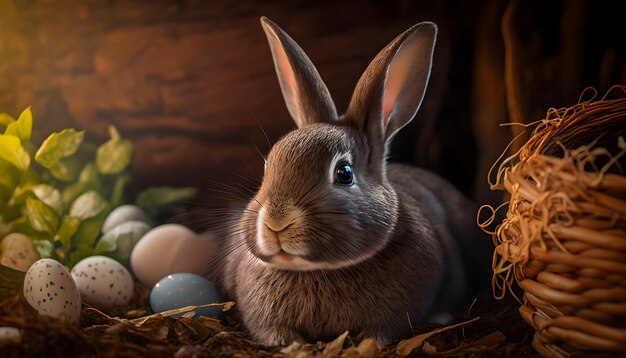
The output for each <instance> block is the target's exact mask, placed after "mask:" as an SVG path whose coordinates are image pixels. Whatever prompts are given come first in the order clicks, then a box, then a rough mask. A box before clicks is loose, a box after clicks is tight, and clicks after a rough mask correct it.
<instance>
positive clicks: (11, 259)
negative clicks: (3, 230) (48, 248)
mask: <svg viewBox="0 0 626 358" xmlns="http://www.w3.org/2000/svg"><path fill="white" fill-rule="evenodd" d="M38 259H39V254H38V253H37V250H35V246H34V245H33V240H31V238H30V237H28V236H26V235H24V234H20V233H13V234H9V235H7V236H6V237H5V238H4V239H2V242H0V264H2V265H4V266H6V267H10V268H12V269H15V270H19V271H22V272H26V270H28V268H29V267H30V265H32V264H33V263H34V262H35V261H37V260H38Z"/></svg>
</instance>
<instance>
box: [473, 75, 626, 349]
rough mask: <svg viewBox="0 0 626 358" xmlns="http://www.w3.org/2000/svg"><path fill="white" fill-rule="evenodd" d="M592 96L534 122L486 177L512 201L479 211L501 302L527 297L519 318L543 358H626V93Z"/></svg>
mask: <svg viewBox="0 0 626 358" xmlns="http://www.w3.org/2000/svg"><path fill="white" fill-rule="evenodd" d="M584 95H585V93H583V96H584ZM595 96H596V94H595V91H594V94H593V96H592V97H594V98H592V99H591V100H586V101H582V100H581V101H580V102H579V103H578V104H577V105H575V106H573V107H571V108H563V109H550V110H549V111H548V112H547V116H546V118H545V119H543V120H541V121H538V122H535V123H532V124H531V125H529V126H528V128H532V127H533V126H534V130H533V131H532V134H531V135H530V139H529V140H528V141H527V142H526V143H525V144H523V145H522V147H521V148H520V150H519V151H518V152H517V153H515V154H514V155H512V156H511V157H509V158H506V159H503V157H501V158H500V159H499V160H498V161H497V162H496V164H494V168H492V173H495V177H494V176H493V175H492V173H490V176H489V177H490V184H491V188H492V190H506V192H508V194H510V201H509V202H507V203H505V204H503V205H502V206H501V207H499V208H497V209H493V208H491V207H489V206H485V207H483V208H481V211H483V213H484V211H485V210H491V214H492V215H490V219H489V220H487V221H486V222H483V223H481V226H482V227H483V229H484V230H485V231H487V232H489V233H490V234H492V236H493V239H494V244H495V246H496V250H495V254H494V258H493V270H494V276H493V281H492V284H493V289H494V295H495V296H496V297H499V298H501V297H503V296H505V295H506V293H507V292H511V293H513V294H514V295H515V292H516V291H517V292H519V289H521V290H522V291H523V297H522V298H521V299H518V301H519V302H520V304H521V306H520V309H519V312H520V314H521V316H522V317H523V318H524V320H525V321H526V322H527V323H528V324H530V325H531V326H532V327H534V328H535V330H536V333H535V334H534V338H533V347H534V348H535V350H536V351H537V352H539V353H540V354H541V355H542V356H545V357H568V356H570V355H572V354H590V353H593V352H596V353H597V352H610V354H619V353H621V354H626V177H625V176H624V170H625V169H624V165H625V161H624V159H626V155H625V154H626V141H625V140H624V136H625V133H624V132H626V87H625V86H615V87H613V88H612V89H611V90H610V91H609V92H608V93H607V94H606V95H605V96H604V97H603V98H600V99H598V100H596V99H595ZM581 98H582V96H581ZM516 139H518V138H516ZM514 141H515V140H514ZM507 150H508V149H507ZM495 168H497V170H496V171H494V170H493V169H495ZM492 178H493V179H492ZM507 207H508V211H507V213H506V217H505V218H504V220H503V221H502V222H501V223H499V224H498V225H497V226H496V228H495V230H489V229H487V228H488V227H493V224H495V221H496V217H498V215H496V214H498V211H499V210H500V209H506V208H507ZM514 282H515V283H517V285H518V286H517V287H515V285H514Z"/></svg>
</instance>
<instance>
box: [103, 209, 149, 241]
mask: <svg viewBox="0 0 626 358" xmlns="http://www.w3.org/2000/svg"><path fill="white" fill-rule="evenodd" d="M127 221H143V222H145V223H146V224H148V225H150V226H152V221H151V220H150V218H149V217H148V215H147V214H146V213H145V212H144V211H143V210H141V209H140V208H139V207H137V206H135V205H120V206H118V207H117V208H115V209H113V210H112V211H111V212H110V213H109V215H108V216H107V217H106V219H104V223H102V233H103V234H106V233H107V232H109V231H111V230H112V229H113V228H114V227H116V226H118V225H119V224H122V223H125V222H127Z"/></svg>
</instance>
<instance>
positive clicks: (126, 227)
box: [95, 221, 151, 267]
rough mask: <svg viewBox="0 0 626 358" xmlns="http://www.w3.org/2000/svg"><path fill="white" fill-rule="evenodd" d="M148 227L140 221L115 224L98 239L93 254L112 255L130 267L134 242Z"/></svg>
mask: <svg viewBox="0 0 626 358" xmlns="http://www.w3.org/2000/svg"><path fill="white" fill-rule="evenodd" d="M150 229H151V227H150V225H148V224H146V223H144V222H141V221H127V222H125V223H122V224H120V225H117V226H116V227H114V228H113V229H112V230H110V231H109V232H107V233H106V234H104V235H103V236H102V237H101V238H100V239H99V240H98V244H97V245H96V249H95V254H96V255H106V256H109V257H112V258H114V259H115V260H117V261H118V262H119V263H121V264H122V265H124V266H126V267H130V255H131V253H132V251H133V248H134V247H135V244H137V242H138V241H139V239H141V237H142V236H143V235H145V234H146V233H147V232H148V231H150Z"/></svg>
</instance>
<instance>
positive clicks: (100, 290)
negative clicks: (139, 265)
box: [72, 256, 134, 309]
mask: <svg viewBox="0 0 626 358" xmlns="http://www.w3.org/2000/svg"><path fill="white" fill-rule="evenodd" d="M72 277H73V278H74V281H76V286H77V287H78V290H79V291H80V296H81V298H82V299H83V301H84V302H85V303H88V304H90V305H92V306H94V307H96V308H100V309H110V308H116V307H120V306H124V305H126V304H128V303H129V302H130V300H131V299H132V297H133V287H134V284H133V278H132V276H131V275H130V273H129V272H128V270H127V269H126V268H125V267H124V266H122V264H120V263H119V262H117V261H115V260H113V259H112V258H110V257H106V256H90V257H87V258H84V259H82V260H80V261H79V262H78V263H77V264H76V265H75V266H74V268H73V269H72Z"/></svg>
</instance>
